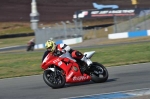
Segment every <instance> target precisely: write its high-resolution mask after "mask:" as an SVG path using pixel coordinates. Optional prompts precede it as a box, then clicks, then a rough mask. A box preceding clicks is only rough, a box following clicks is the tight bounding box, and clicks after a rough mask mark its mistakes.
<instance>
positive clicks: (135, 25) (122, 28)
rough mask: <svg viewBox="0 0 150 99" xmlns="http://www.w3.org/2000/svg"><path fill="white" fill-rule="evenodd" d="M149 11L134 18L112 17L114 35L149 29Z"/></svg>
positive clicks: (141, 12) (144, 11)
mask: <svg viewBox="0 0 150 99" xmlns="http://www.w3.org/2000/svg"><path fill="white" fill-rule="evenodd" d="M149 26H150V10H142V11H140V13H139V14H136V15H134V16H121V17H120V16H114V33H120V32H128V31H138V30H147V29H150V27H149Z"/></svg>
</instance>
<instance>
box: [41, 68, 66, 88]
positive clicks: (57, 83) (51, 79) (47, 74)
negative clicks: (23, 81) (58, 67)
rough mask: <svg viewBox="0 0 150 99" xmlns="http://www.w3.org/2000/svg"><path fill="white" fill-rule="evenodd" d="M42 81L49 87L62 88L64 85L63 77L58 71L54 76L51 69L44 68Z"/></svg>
mask: <svg viewBox="0 0 150 99" xmlns="http://www.w3.org/2000/svg"><path fill="white" fill-rule="evenodd" d="M43 79H44V82H45V83H46V84H47V85H48V86H50V87H51V88H54V89H56V88H62V87H64V85H65V82H66V80H65V77H64V76H63V75H62V74H61V73H60V74H59V75H57V76H56V77H55V73H54V72H53V71H51V70H45V71H44V73H43Z"/></svg>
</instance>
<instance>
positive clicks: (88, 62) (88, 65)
mask: <svg viewBox="0 0 150 99" xmlns="http://www.w3.org/2000/svg"><path fill="white" fill-rule="evenodd" d="M81 60H82V61H84V62H86V63H87V67H88V68H90V67H91V64H92V61H91V60H90V59H88V58H86V57H85V56H83V58H82V59H81Z"/></svg>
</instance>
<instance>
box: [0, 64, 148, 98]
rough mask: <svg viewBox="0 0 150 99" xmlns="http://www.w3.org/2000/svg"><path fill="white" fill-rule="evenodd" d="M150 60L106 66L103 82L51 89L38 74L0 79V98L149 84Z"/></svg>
mask: <svg viewBox="0 0 150 99" xmlns="http://www.w3.org/2000/svg"><path fill="white" fill-rule="evenodd" d="M149 66H150V63H145V64H136V65H128V66H120V67H110V68H108V72H109V79H108V81H107V82H105V83H93V82H86V83H76V84H67V85H66V86H65V87H64V88H61V89H51V88H50V87H48V86H47V85H46V84H45V83H44V81H43V78H42V75H34V76H26V77H17V78H7V79H0V99H61V98H68V97H76V96H84V95H91V94H102V93H110V92H116V91H125V90H133V89H141V88H150V83H149V82H150V78H149V75H150V68H149Z"/></svg>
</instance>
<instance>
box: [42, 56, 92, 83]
mask: <svg viewBox="0 0 150 99" xmlns="http://www.w3.org/2000/svg"><path fill="white" fill-rule="evenodd" d="M52 64H54V65H55V66H58V67H60V68H61V69H62V70H63V71H64V74H65V76H66V82H67V83H75V82H84V81H90V80H91V77H90V76H89V75H87V74H82V73H81V71H80V68H79V66H78V64H77V63H76V62H75V61H74V60H71V59H69V58H61V57H56V56H53V55H51V54H48V55H47V56H46V58H45V59H44V61H43V63H42V65H41V68H42V69H44V70H45V69H47V68H48V67H49V66H51V65H52Z"/></svg>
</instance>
